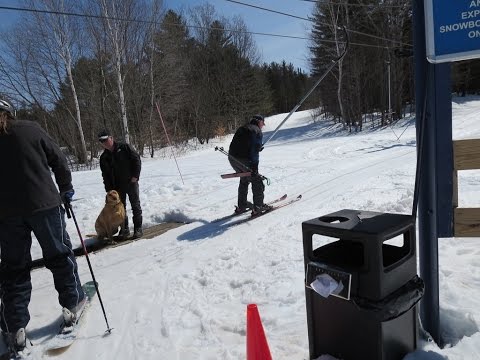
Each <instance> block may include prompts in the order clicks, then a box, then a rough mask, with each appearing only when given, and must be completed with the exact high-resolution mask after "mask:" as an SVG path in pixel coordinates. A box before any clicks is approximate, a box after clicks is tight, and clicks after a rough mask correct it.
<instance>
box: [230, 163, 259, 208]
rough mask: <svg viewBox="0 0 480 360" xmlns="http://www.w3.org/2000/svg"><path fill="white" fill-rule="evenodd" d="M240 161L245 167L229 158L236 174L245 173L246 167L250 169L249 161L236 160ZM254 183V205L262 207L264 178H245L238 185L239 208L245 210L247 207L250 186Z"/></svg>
mask: <svg viewBox="0 0 480 360" xmlns="http://www.w3.org/2000/svg"><path fill="white" fill-rule="evenodd" d="M236 160H238V161H240V162H241V163H242V164H243V165H244V166H242V165H241V164H239V163H238V162H237V161H235V160H233V159H232V158H230V157H229V158H228V161H230V165H231V166H232V168H233V170H235V171H236V172H244V171H245V167H249V161H248V160H247V159H236ZM250 183H252V193H253V205H254V206H262V205H263V198H264V191H265V185H264V184H263V181H262V178H261V177H260V176H245V177H241V178H240V183H239V184H238V204H237V205H238V207H239V208H241V209H243V208H245V207H246V206H247V197H248V184H250Z"/></svg>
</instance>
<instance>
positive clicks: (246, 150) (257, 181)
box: [228, 115, 271, 215]
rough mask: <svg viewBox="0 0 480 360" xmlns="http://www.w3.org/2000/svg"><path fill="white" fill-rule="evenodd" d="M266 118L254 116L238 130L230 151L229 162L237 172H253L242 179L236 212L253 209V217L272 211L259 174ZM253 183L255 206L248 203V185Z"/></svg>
mask: <svg viewBox="0 0 480 360" xmlns="http://www.w3.org/2000/svg"><path fill="white" fill-rule="evenodd" d="M264 126H265V118H264V117H263V116H262V115H254V116H253V117H252V118H251V119H250V122H249V123H248V124H245V125H243V126H241V127H240V128H238V130H237V131H236V132H235V135H234V136H233V139H232V142H231V143H230V148H229V150H228V155H229V156H228V160H229V161H230V165H231V166H232V167H233V169H234V170H235V171H236V172H245V171H249V170H251V176H245V177H241V178H240V183H239V185H238V205H237V208H236V209H235V212H237V213H242V212H245V211H247V209H252V215H258V214H260V213H262V212H265V211H268V210H270V209H271V207H270V206H269V205H266V204H265V203H264V202H263V199H264V191H265V185H264V184H263V180H262V177H261V176H260V175H259V174H258V164H259V161H260V151H262V150H263V133H262V128H263V127H264ZM250 183H252V193H253V204H252V203H250V202H248V201H247V197H248V185H249V184H250Z"/></svg>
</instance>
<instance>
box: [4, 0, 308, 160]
mask: <svg viewBox="0 0 480 360" xmlns="http://www.w3.org/2000/svg"><path fill="white" fill-rule="evenodd" d="M26 6H27V7H28V8H30V9H36V10H37V12H28V13H25V14H23V15H22V17H21V19H20V20H19V21H18V24H17V25H16V26H14V27H13V28H12V29H10V30H9V31H7V32H6V33H5V34H3V39H2V41H3V44H2V46H3V48H4V49H5V50H6V51H3V52H2V55H1V58H0V93H1V94H2V95H3V96H6V97H7V99H10V100H13V103H14V104H15V105H16V107H17V108H18V110H19V111H18V116H19V117H21V118H25V119H30V120H34V121H38V122H39V123H40V124H41V125H42V126H43V127H44V128H45V129H46V130H47V131H48V133H49V134H50V135H51V136H52V137H53V138H55V139H56V140H57V141H58V142H59V143H60V144H61V145H62V146H64V147H66V148H68V150H69V152H70V154H72V155H73V156H74V157H75V158H76V160H77V161H78V162H80V163H87V162H89V161H91V160H92V159H94V158H97V157H98V151H99V147H98V142H97V133H98V131H99V130H101V129H104V128H108V129H110V130H111V131H112V132H113V133H114V134H116V135H117V138H121V139H123V140H125V141H126V142H128V143H132V144H133V145H134V146H135V147H136V148H137V149H138V150H139V151H140V152H141V153H142V154H145V153H146V152H148V153H149V155H150V156H154V152H155V151H156V149H159V148H161V147H163V146H166V145H167V136H166V135H167V134H168V135H169V138H170V139H171V140H172V141H173V142H175V143H176V144H182V143H185V142H187V141H188V140H189V139H192V138H196V139H198V141H199V142H200V143H204V142H208V141H209V139H211V138H213V137H215V136H219V135H225V134H227V133H230V132H232V131H233V130H234V129H235V128H236V127H238V126H240V125H241V124H243V123H244V122H245V121H247V120H248V119H249V117H251V116H252V115H253V114H256V113H261V114H265V115H269V114H274V113H279V112H284V111H286V110H288V109H289V107H290V106H292V107H293V105H292V104H294V102H295V100H296V99H299V98H301V96H302V94H303V93H305V91H306V89H307V87H308V86H309V81H310V80H309V77H308V76H307V75H306V74H305V73H304V72H303V71H302V70H300V69H296V68H294V67H293V65H292V64H286V63H285V62H281V63H278V64H277V63H271V64H260V61H259V56H258V49H257V47H256V44H255V42H254V40H253V39H252V35H251V34H249V33H248V32H247V27H246V25H245V23H244V21H243V20H242V19H241V18H240V17H237V16H234V17H232V18H226V17H223V16H219V15H218V14H217V13H216V11H215V9H214V7H213V6H211V5H209V4H204V5H201V6H197V7H194V8H191V9H187V10H186V11H184V12H182V13H180V12H175V11H173V10H171V9H170V10H168V9H162V7H161V1H157V0H155V1H147V0H117V1H107V0H96V1H87V0H84V1H76V0H75V1H74V0H35V1H33V0H31V1H26ZM67 13H68V14H67ZM92 14H96V15H95V16H92ZM165 130H166V131H165Z"/></svg>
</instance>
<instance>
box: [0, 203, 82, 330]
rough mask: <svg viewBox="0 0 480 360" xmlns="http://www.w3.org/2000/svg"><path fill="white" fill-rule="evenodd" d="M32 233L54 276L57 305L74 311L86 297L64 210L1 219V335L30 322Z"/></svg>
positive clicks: (54, 209) (59, 207)
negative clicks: (2, 332)
mask: <svg viewBox="0 0 480 360" xmlns="http://www.w3.org/2000/svg"><path fill="white" fill-rule="evenodd" d="M32 231H33V233H34V234H35V237H36V238H37V240H38V242H39V244H40V246H41V248H42V254H43V259H44V261H45V266H46V267H47V268H48V269H49V270H50V271H51V272H52V274H53V282H54V284H55V289H56V290H57V292H58V301H59V303H60V305H61V306H62V307H66V308H68V309H73V308H74V307H75V306H76V305H77V304H78V303H79V302H81V301H82V300H83V298H84V296H85V295H84V293H83V290H82V285H81V283H80V278H79V277H78V270H77V262H76V261H75V255H74V254H73V251H72V243H71V242H70V238H69V236H68V233H67V231H66V229H65V210H64V209H63V207H61V206H57V207H54V208H52V209H48V210H43V211H39V212H36V213H34V214H33V215H29V216H15V217H9V218H5V219H0V251H1V263H0V298H1V305H0V326H1V328H2V330H3V331H4V332H16V331H17V330H18V329H20V328H24V327H26V326H27V324H28V322H29V321H30V313H29V312H28V304H29V303H30V296H31V292H32V283H31V278H30V270H31V267H32V256H31V254H30V248H31V246H32V236H31V233H32Z"/></svg>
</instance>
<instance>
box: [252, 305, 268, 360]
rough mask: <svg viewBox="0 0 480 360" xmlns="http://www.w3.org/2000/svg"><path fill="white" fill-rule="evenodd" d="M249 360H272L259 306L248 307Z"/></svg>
mask: <svg viewBox="0 0 480 360" xmlns="http://www.w3.org/2000/svg"><path fill="white" fill-rule="evenodd" d="M247 360H272V355H270V349H269V348H268V343H267V338H266V337H265V332H264V331H263V325H262V320H260V315H259V313H258V308H257V305H255V304H248V306H247Z"/></svg>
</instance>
